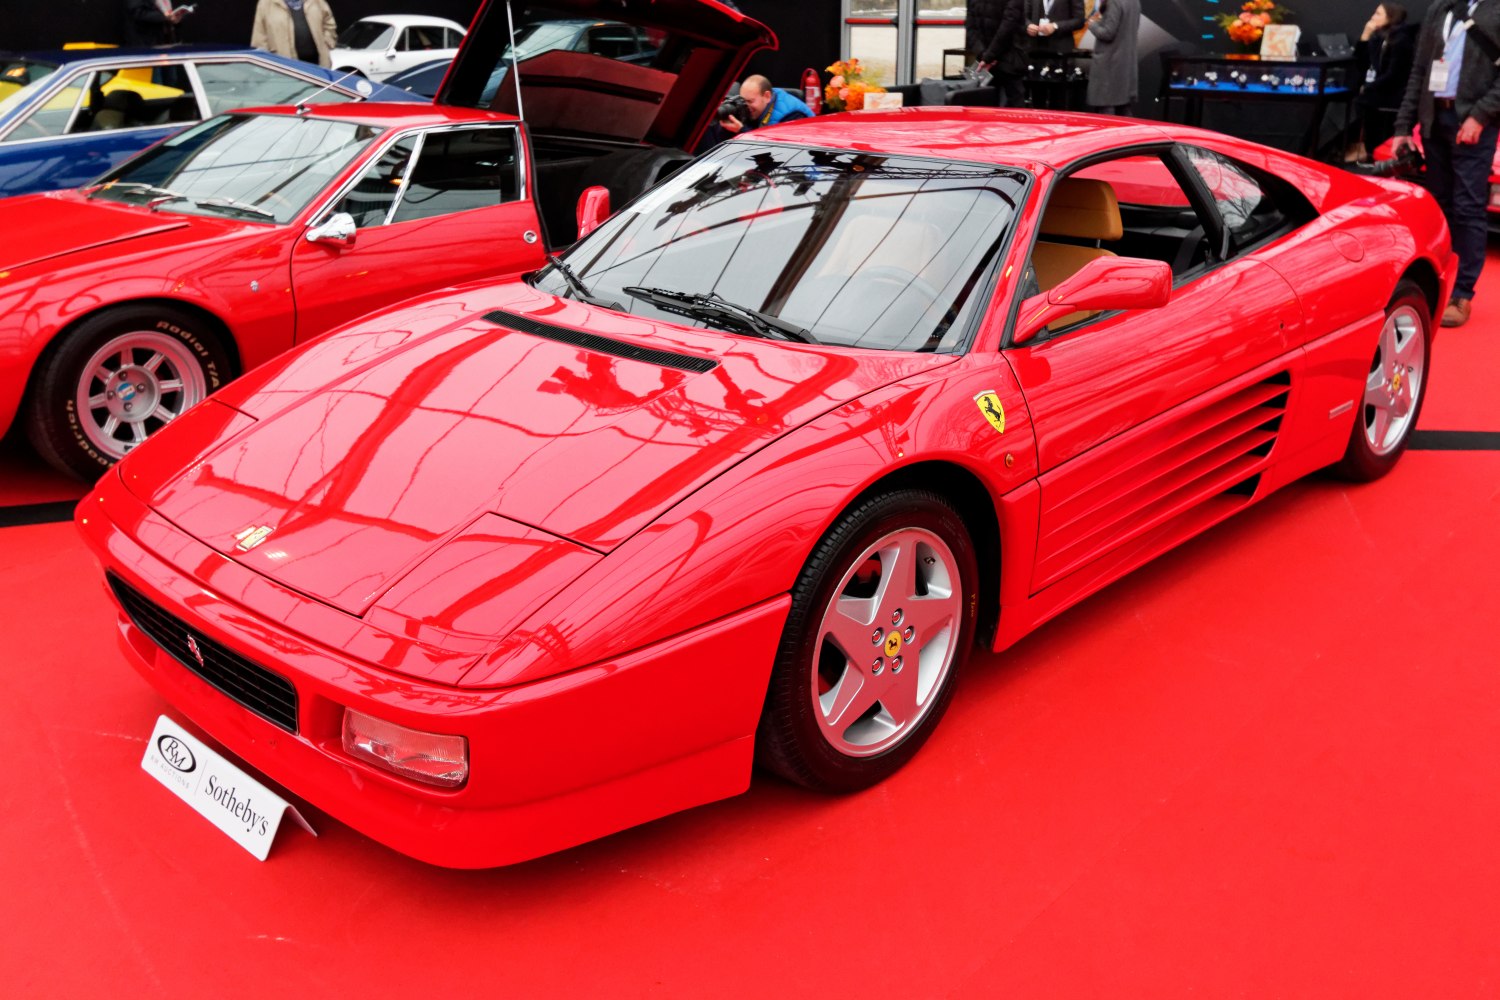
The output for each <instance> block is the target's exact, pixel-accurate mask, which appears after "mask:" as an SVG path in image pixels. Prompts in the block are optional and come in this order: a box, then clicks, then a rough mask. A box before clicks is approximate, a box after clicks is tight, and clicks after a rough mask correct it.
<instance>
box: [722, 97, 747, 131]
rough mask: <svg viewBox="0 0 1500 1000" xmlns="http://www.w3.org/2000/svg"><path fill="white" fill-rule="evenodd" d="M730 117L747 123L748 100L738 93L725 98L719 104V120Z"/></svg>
mask: <svg viewBox="0 0 1500 1000" xmlns="http://www.w3.org/2000/svg"><path fill="white" fill-rule="evenodd" d="M730 117H733V118H737V119H739V121H740V122H741V124H749V122H750V102H749V101H746V100H745V99H744V98H743V97H741V96H739V95H738V94H736V95H735V96H733V97H728V98H725V99H724V103H723V104H721V105H719V121H723V120H724V119H726V118H730Z"/></svg>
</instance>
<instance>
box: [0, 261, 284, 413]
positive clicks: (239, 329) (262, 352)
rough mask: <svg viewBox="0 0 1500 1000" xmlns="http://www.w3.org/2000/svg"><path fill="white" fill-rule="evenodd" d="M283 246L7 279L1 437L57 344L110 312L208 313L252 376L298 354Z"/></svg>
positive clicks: (91, 265)
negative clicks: (152, 305) (128, 308)
mask: <svg viewBox="0 0 1500 1000" xmlns="http://www.w3.org/2000/svg"><path fill="white" fill-rule="evenodd" d="M283 244H284V234H281V233H280V232H274V233H272V232H268V233H267V234H266V237H265V238H263V239H261V240H257V241H254V242H250V243H235V244H234V245H232V246H227V247H217V248H215V247H212V246H210V247H208V248H205V247H203V246H201V245H199V246H196V247H193V248H189V249H190V250H191V251H192V252H179V251H175V250H174V251H169V252H167V253H166V254H157V255H155V256H154V257H153V258H152V259H151V260H149V261H144V262H134V261H127V262H124V263H120V264H111V263H109V262H108V260H107V259H99V260H95V259H93V257H94V256H96V255H95V254H90V255H89V257H88V259H86V260H83V261H80V262H78V263H76V264H74V265H73V266H71V267H69V268H67V269H65V270H62V271H47V270H33V269H27V270H26V271H24V272H23V273H21V274H17V275H12V274H10V273H8V272H0V434H3V433H4V432H5V431H6V430H7V429H9V427H10V426H11V424H12V423H13V421H14V419H15V415H16V411H17V409H18V408H19V406H20V402H21V399H22V397H23V396H24V394H25V391H26V385H27V383H28V382H29V381H30V379H31V376H32V373H33V372H34V370H35V367H36V364H37V361H38V359H39V358H41V356H42V354H43V352H44V351H45V350H46V349H47V347H48V345H49V344H51V343H52V342H53V341H54V340H55V338H56V337H57V336H58V335H59V334H60V333H62V332H64V331H66V330H67V329H68V328H69V327H71V326H73V325H74V324H76V323H78V322H79V321H81V320H83V319H86V318H87V317H89V316H92V315H94V314H95V313H98V312H101V311H103V310H106V309H110V308H114V307H117V306H123V305H129V304H132V303H137V302H142V301H154V302H163V303H168V304H178V305H181V306H186V307H188V308H190V309H196V310H199V311H206V312H208V313H209V314H211V315H213V316H214V317H215V318H217V320H218V321H219V322H220V323H221V324H222V325H223V327H224V328H225V329H226V330H227V331H228V333H229V337H230V340H231V343H230V344H227V345H226V347H228V348H229V349H230V351H231V352H232V353H233V354H235V355H237V356H238V358H239V360H240V370H242V371H244V370H248V369H250V368H253V367H255V366H256V365H258V364H260V363H262V362H263V361H266V360H269V359H270V358H271V357H274V356H275V355H276V354H279V353H280V352H281V351H283V350H285V349H286V348H288V347H290V346H291V344H292V338H293V333H294V327H295V322H294V316H295V313H294V305H293V301H292V292H291V282H290V281H289V280H288V275H289V271H288V264H287V253H288V252H287V250H286V247H285V245H283ZM163 258H165V259H163ZM106 274H107V275H108V276H107V277H102V280H101V276H103V275H106Z"/></svg>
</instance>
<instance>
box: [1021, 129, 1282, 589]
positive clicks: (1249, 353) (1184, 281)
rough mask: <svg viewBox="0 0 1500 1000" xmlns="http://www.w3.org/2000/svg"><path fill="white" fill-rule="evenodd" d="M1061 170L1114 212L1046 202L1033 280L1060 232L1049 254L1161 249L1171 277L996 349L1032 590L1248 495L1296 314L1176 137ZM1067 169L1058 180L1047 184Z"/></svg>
mask: <svg viewBox="0 0 1500 1000" xmlns="http://www.w3.org/2000/svg"><path fill="white" fill-rule="evenodd" d="M1071 177H1072V178H1073V179H1075V181H1082V182H1084V184H1086V185H1094V186H1095V188H1094V190H1093V191H1092V192H1090V193H1092V194H1095V195H1100V197H1099V198H1098V199H1097V201H1098V203H1099V204H1103V203H1105V202H1108V201H1111V200H1114V201H1117V202H1118V212H1119V219H1117V220H1114V221H1113V223H1112V225H1106V226H1104V227H1102V228H1101V229H1100V230H1099V231H1098V232H1094V233H1085V232H1084V231H1082V230H1076V229H1075V230H1073V231H1066V232H1061V233H1060V234H1049V233H1048V227H1049V222H1048V221H1047V220H1048V219H1051V218H1053V217H1054V216H1058V215H1062V214H1063V213H1062V212H1061V211H1060V210H1059V211H1054V208H1053V206H1052V204H1050V203H1049V206H1048V208H1047V210H1046V211H1045V212H1044V214H1043V223H1042V233H1043V235H1042V236H1041V237H1040V238H1039V240H1038V242H1037V244H1036V246H1035V247H1034V249H1033V252H1032V263H1031V269H1032V272H1033V273H1043V272H1050V273H1048V274H1047V275H1046V280H1044V281H1042V282H1041V287H1042V288H1043V289H1045V288H1046V287H1049V286H1050V285H1054V284H1056V283H1057V281H1058V280H1060V278H1059V276H1058V274H1057V266H1056V264H1055V263H1054V262H1053V261H1050V260H1048V259H1046V258H1047V257H1048V256H1049V252H1048V251H1047V250H1046V248H1047V246H1048V245H1049V244H1052V243H1054V242H1055V243H1056V244H1058V245H1060V246H1063V247H1065V248H1066V249H1064V250H1063V251H1059V252H1057V253H1056V254H1051V255H1052V256H1056V257H1059V258H1062V259H1070V260H1077V259H1079V258H1080V257H1087V256H1088V255H1090V254H1097V253H1110V252H1113V253H1115V254H1117V255H1119V256H1130V257H1145V258H1148V259H1157V260H1163V261H1165V262H1167V263H1168V264H1170V265H1172V267H1173V273H1174V290H1173V295H1172V299H1171V301H1170V303H1169V304H1168V305H1166V306H1165V307H1163V308H1160V309H1155V310H1146V311H1138V312H1123V313H1105V314H1102V315H1096V316H1086V315H1077V316H1075V317H1073V320H1074V321H1073V323H1072V325H1071V326H1069V327H1067V328H1064V329H1061V330H1055V331H1049V332H1044V334H1043V335H1042V336H1041V337H1039V338H1038V339H1036V340H1034V341H1031V342H1028V343H1026V344H1024V345H1022V346H1020V347H1013V348H1011V349H1010V350H1009V351H1008V352H1007V357H1008V358H1009V360H1010V361H1011V364H1012V367H1013V369H1014V371H1015V373H1016V377H1017V380H1018V381H1019V383H1020V385H1021V388H1022V391H1023V392H1024V394H1025V397H1026V403H1027V407H1028V409H1029V410H1030V411H1031V416H1032V420H1033V422H1034V425H1035V429H1036V440H1037V454H1038V467H1039V471H1040V477H1039V482H1040V487H1041V509H1040V519H1039V524H1038V532H1037V551H1036V556H1035V563H1034V567H1033V577H1032V580H1031V592H1032V593H1036V592H1038V591H1041V590H1042V589H1044V588H1046V587H1048V586H1051V585H1053V584H1056V583H1058V582H1059V581H1062V580H1063V579H1064V578H1065V577H1067V576H1068V575H1069V574H1072V573H1075V572H1078V571H1079V570H1081V569H1082V568H1083V567H1085V566H1087V565H1088V564H1090V563H1091V562H1093V561H1094V560H1097V559H1099V558H1101V557H1102V556H1104V555H1106V554H1107V553H1111V552H1115V551H1117V550H1119V549H1121V547H1124V546H1130V545H1134V546H1137V547H1140V548H1143V549H1145V548H1150V547H1151V546H1153V545H1157V544H1159V543H1161V542H1162V541H1163V539H1164V538H1166V537H1168V536H1171V535H1172V534H1173V533H1174V532H1175V533H1179V534H1180V533H1190V532H1191V531H1192V530H1196V527H1195V526H1197V527H1201V526H1202V525H1203V524H1204V523H1211V521H1212V520H1213V519H1216V518H1218V517H1221V516H1225V515H1226V514H1227V513H1228V510H1229V509H1230V508H1232V507H1233V506H1234V505H1236V504H1240V503H1243V502H1246V500H1247V499H1248V497H1249V496H1251V495H1253V493H1254V491H1255V489H1256V486H1257V485H1258V476H1259V474H1260V472H1261V471H1262V470H1263V469H1264V468H1265V466H1266V463H1267V461H1268V456H1269V455H1270V453H1271V451H1272V450H1273V449H1274V447H1275V441H1276V432H1277V429H1278V427H1279V425H1280V420H1281V417H1282V415H1283V414H1284V412H1285V409H1286V405H1287V400H1288V396H1289V392H1290V388H1291V380H1292V371H1291V369H1292V367H1294V366H1295V361H1296V358H1297V357H1298V355H1297V354H1296V353H1295V350H1294V348H1295V345H1296V344H1297V338H1298V333H1299V329H1298V328H1299V326H1300V324H1301V322H1302V318H1301V311H1300V307H1299V305H1298V303H1297V300H1296V297H1295V296H1294V294H1293V292H1292V288H1291V286H1290V285H1289V284H1288V283H1287V282H1286V281H1285V280H1284V279H1283V278H1282V276H1281V275H1280V274H1278V273H1277V272H1276V271H1275V270H1274V269H1273V268H1271V267H1269V266H1267V265H1266V264H1265V263H1263V262H1261V261H1258V260H1256V259H1255V258H1254V256H1253V255H1252V254H1251V253H1249V252H1247V251H1248V250H1249V249H1250V248H1248V247H1239V246H1236V245H1234V243H1233V241H1232V240H1231V238H1230V234H1229V233H1228V232H1227V229H1226V227H1225V225H1224V221H1223V219H1222V218H1221V217H1220V216H1219V213H1218V211H1217V209H1216V208H1215V207H1214V205H1213V201H1212V199H1211V198H1210V197H1208V195H1207V194H1206V192H1205V191H1204V189H1203V185H1202V183H1201V181H1200V180H1199V178H1198V177H1197V175H1196V174H1195V173H1194V172H1193V171H1192V169H1191V167H1190V166H1189V165H1188V163H1187V162H1186V160H1185V158H1184V157H1183V156H1182V155H1181V153H1180V152H1179V151H1177V150H1158V151H1155V152H1152V153H1149V154H1138V155H1134V156H1126V157H1120V158H1116V159H1115V160H1113V161H1111V162H1107V163H1100V164H1094V165H1091V166H1090V167H1089V168H1087V169H1084V170H1080V171H1077V172H1075V173H1074V174H1072V175H1071ZM1064 183H1065V182H1064V181H1061V180H1054V182H1053V184H1052V185H1051V186H1050V187H1049V198H1052V199H1053V200H1057V199H1058V198H1059V197H1060V194H1059V191H1060V188H1059V185H1061V184H1064ZM1098 185H1103V187H1102V188H1101V187H1098ZM1106 189H1107V191H1106ZM1114 192H1118V195H1116V194H1114ZM1061 207H1066V206H1060V208H1061ZM1075 214H1076V213H1075ZM1106 214H1107V213H1106ZM1054 228H1057V229H1061V230H1067V229H1069V226H1068V225H1067V223H1066V220H1064V222H1063V223H1062V224H1060V225H1058V224H1054ZM1111 228H1113V229H1114V233H1113V234H1112V233H1110V232H1108V230H1109V229H1111ZM1116 234H1117V235H1116ZM1085 235H1092V236H1095V237H1096V239H1094V240H1092V241H1091V243H1092V245H1084V244H1085V242H1086V241H1085V240H1083V239H1080V238H1079V237H1081V236H1085ZM1110 235H1116V238H1115V239H1113V240H1111V239H1108V238H1107V237H1108V236H1110ZM1068 266H1069V267H1073V265H1072V264H1070V265H1068ZM1079 266H1081V265H1079ZM1073 269H1075V270H1076V267H1074V268H1073Z"/></svg>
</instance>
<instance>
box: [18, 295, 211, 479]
mask: <svg viewBox="0 0 1500 1000" xmlns="http://www.w3.org/2000/svg"><path fill="white" fill-rule="evenodd" d="M122 375H128V376H129V377H126V378H122V377H121V376H122ZM230 376H231V370H230V361H229V357H228V356H227V354H226V353H225V350H224V347H223V345H222V343H221V342H220V340H219V338H218V337H217V336H216V335H215V333H214V332H213V331H212V330H211V329H210V328H209V325H208V324H207V323H205V322H204V321H203V320H202V319H200V318H198V317H196V316H194V315H192V314H191V313H188V312H186V311H185V310H182V309H177V308H174V307H172V306H167V305H136V306H123V307H120V308H116V309H111V310H108V311H106V312H102V313H99V314H97V315H95V316H90V317H89V318H88V319H85V320H84V321H83V322H81V323H79V324H78V326H76V327H75V328H74V329H72V330H70V331H69V332H68V333H66V334H65V335H64V336H63V337H62V338H61V339H60V340H58V341H57V342H56V343H54V344H53V345H52V346H51V347H50V348H49V349H48V350H47V352H46V353H45V354H44V355H43V357H42V360H41V362H40V363H39V364H38V366H37V371H36V374H35V376H34V377H33V379H32V383H31V386H30V388H29V390H28V394H27V397H28V398H27V411H26V425H27V432H28V434H29V436H30V438H31V443H32V446H33V447H34V448H35V449H36V451H37V453H38V454H39V455H41V456H42V458H44V459H45V460H46V461H47V462H49V463H50V464H51V465H53V466H54V467H56V468H57V469H60V470H62V471H63V472H68V473H71V474H73V475H76V476H78V477H80V478H82V479H86V480H90V481H92V480H94V479H97V478H98V477H99V475H100V474H101V473H103V472H104V471H105V470H106V469H108V468H109V467H110V466H111V465H113V464H114V463H115V462H117V461H119V460H120V459H121V458H123V457H124V456H125V455H126V454H127V453H128V452H129V451H130V450H131V449H132V448H134V447H135V446H136V445H138V444H139V443H140V442H141V441H144V440H145V439H146V437H148V436H149V435H150V434H151V433H153V432H155V431H156V430H159V429H160V428H161V427H162V426H165V425H166V424H167V423H169V422H170V421H171V420H172V419H174V418H175V417H176V416H177V415H178V414H180V413H182V411H184V410H186V409H187V408H188V407H189V406H192V405H194V404H195V403H198V402H200V401H201V400H202V399H203V398H204V397H205V396H207V395H208V394H209V393H211V392H213V391H214V390H215V389H217V388H219V386H221V385H223V384H224V383H225V382H227V381H228V380H229V378H230Z"/></svg>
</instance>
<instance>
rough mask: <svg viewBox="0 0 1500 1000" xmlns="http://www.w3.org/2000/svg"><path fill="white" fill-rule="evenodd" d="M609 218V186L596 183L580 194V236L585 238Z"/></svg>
mask: <svg viewBox="0 0 1500 1000" xmlns="http://www.w3.org/2000/svg"><path fill="white" fill-rule="evenodd" d="M607 218H609V188H607V187H602V186H600V185H598V184H595V185H594V186H593V187H590V188H584V189H583V194H581V195H579V196H578V238H579V239H583V238H584V237H585V236H587V235H588V234H589V233H592V232H593V231H594V230H596V229H598V228H599V226H600V225H602V224H603V222H604V220H605V219H607Z"/></svg>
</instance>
